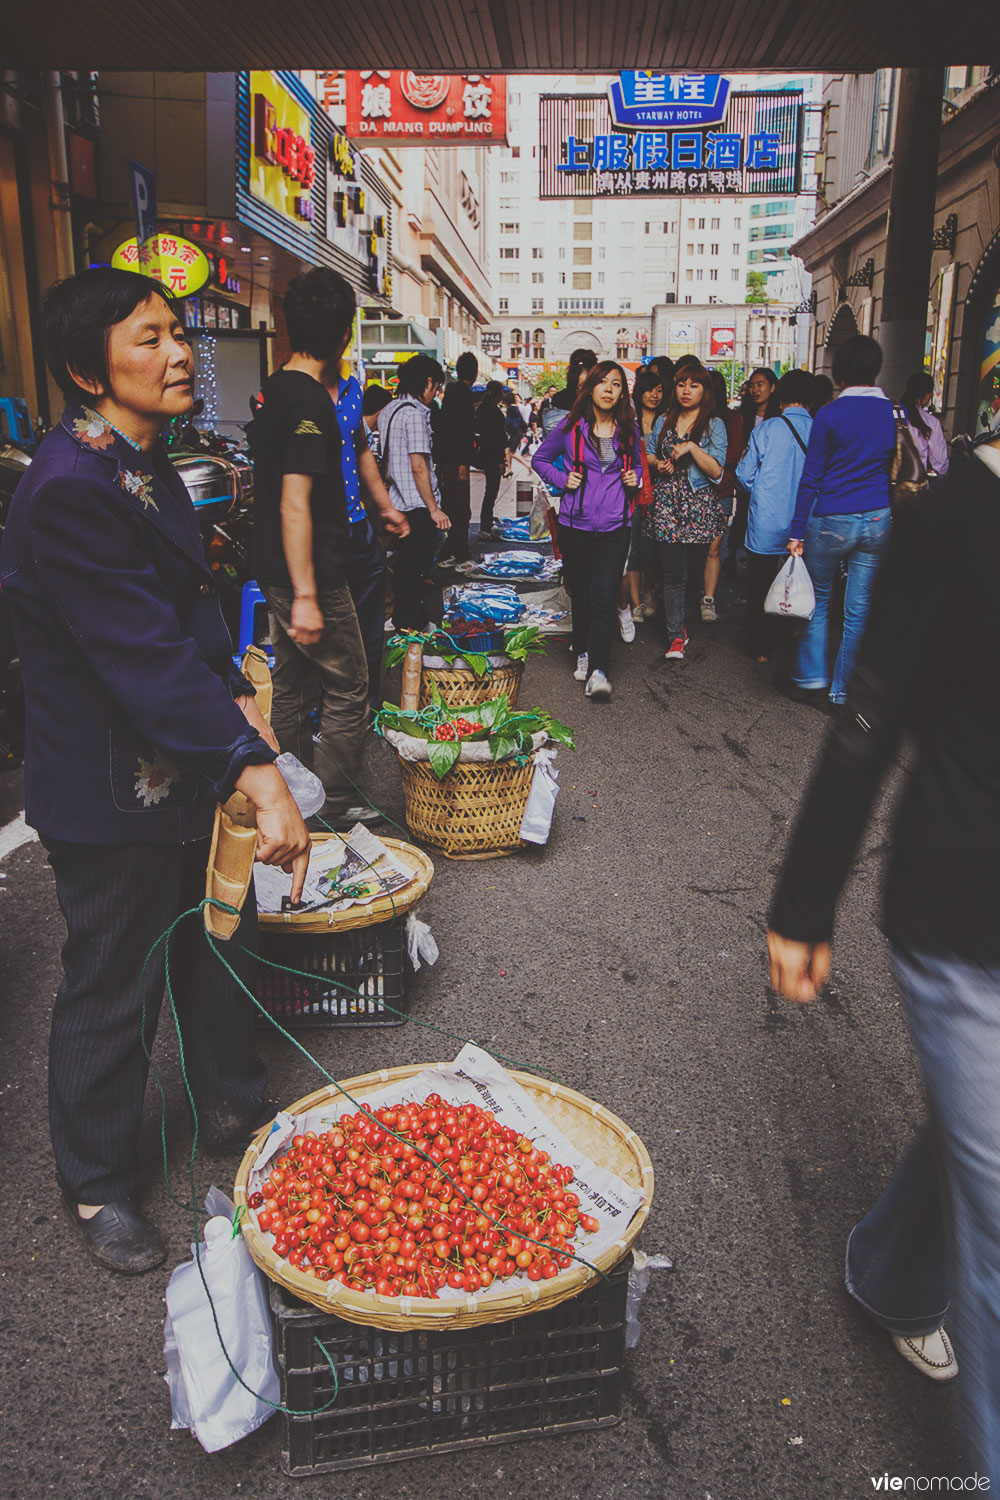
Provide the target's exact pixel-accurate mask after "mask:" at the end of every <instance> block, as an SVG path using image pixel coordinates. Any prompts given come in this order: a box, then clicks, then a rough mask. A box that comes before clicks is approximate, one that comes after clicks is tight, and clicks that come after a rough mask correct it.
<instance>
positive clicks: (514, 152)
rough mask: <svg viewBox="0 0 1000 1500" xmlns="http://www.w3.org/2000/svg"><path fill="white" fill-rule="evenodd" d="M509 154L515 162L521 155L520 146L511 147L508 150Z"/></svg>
mask: <svg viewBox="0 0 1000 1500" xmlns="http://www.w3.org/2000/svg"><path fill="white" fill-rule="evenodd" d="M510 154H511V156H512V157H513V158H514V160H515V161H517V158H518V157H519V156H520V154H521V148H520V146H511V148H510Z"/></svg>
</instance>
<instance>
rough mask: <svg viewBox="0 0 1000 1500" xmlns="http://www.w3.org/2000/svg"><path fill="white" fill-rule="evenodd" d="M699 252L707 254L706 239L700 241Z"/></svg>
mask: <svg viewBox="0 0 1000 1500" xmlns="http://www.w3.org/2000/svg"><path fill="white" fill-rule="evenodd" d="M698 254H699V255H704V254H705V242H704V240H700V241H699V242H698Z"/></svg>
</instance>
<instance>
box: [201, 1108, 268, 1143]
mask: <svg viewBox="0 0 1000 1500" xmlns="http://www.w3.org/2000/svg"><path fill="white" fill-rule="evenodd" d="M277 1113H278V1105H277V1104H276V1103H275V1101H274V1100H273V1099H266V1100H265V1101H264V1103H263V1104H262V1105H261V1107H260V1109H259V1110H258V1111H257V1113H256V1114H254V1115H252V1116H251V1118H250V1119H249V1120H246V1121H242V1120H235V1119H234V1118H233V1117H232V1115H230V1116H228V1118H225V1119H223V1117H222V1115H221V1114H219V1113H217V1114H216V1115H215V1116H214V1118H213V1119H212V1120H211V1121H209V1120H207V1119H206V1117H205V1115H204V1113H203V1114H202V1115H201V1117H200V1119H199V1124H198V1144H199V1146H201V1148H202V1150H203V1151H206V1152H207V1153H208V1155H209V1156H233V1155H235V1153H236V1152H239V1154H240V1155H241V1156H242V1155H243V1152H244V1151H245V1150H246V1149H247V1147H248V1146H249V1144H250V1142H251V1140H252V1139H253V1137H254V1136H255V1135H256V1134H257V1132H258V1130H262V1129H263V1128H264V1126H265V1125H270V1123H271V1121H272V1120H273V1119H274V1117H275V1115H276V1114H277Z"/></svg>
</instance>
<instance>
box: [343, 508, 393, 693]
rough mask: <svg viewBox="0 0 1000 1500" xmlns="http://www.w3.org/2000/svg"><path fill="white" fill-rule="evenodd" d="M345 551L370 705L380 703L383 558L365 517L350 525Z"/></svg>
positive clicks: (383, 615) (382, 635) (383, 592)
mask: <svg viewBox="0 0 1000 1500" xmlns="http://www.w3.org/2000/svg"><path fill="white" fill-rule="evenodd" d="M348 549H349V550H348V555H347V586H348V588H349V589H350V591H351V598H352V599H353V600H354V609H355V612H356V613H357V616H358V627H359V629H360V631H361V639H362V640H363V641H364V644H365V661H366V662H367V663H368V702H369V704H370V706H371V707H372V708H373V709H377V708H381V707H382V694H381V690H380V684H381V677H382V654H383V652H384V650H385V577H386V561H385V553H384V552H383V550H382V545H381V543H380V542H379V539H378V537H377V536H376V535H375V532H374V530H373V528H372V524H371V522H370V521H369V520H367V519H365V520H364V521H356V522H355V523H354V524H353V525H352V526H351V528H350V536H349V540H348Z"/></svg>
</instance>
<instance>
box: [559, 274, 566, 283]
mask: <svg viewBox="0 0 1000 1500" xmlns="http://www.w3.org/2000/svg"><path fill="white" fill-rule="evenodd" d="M559 285H560V286H565V285H566V272H565V271H560V272H559Z"/></svg>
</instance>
